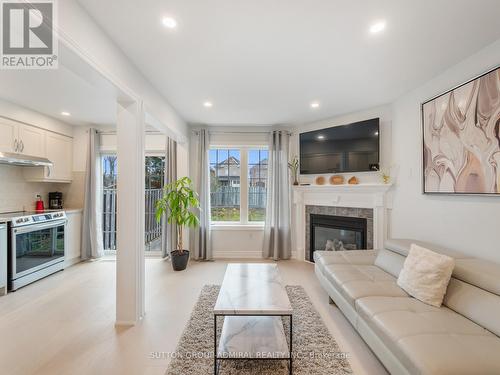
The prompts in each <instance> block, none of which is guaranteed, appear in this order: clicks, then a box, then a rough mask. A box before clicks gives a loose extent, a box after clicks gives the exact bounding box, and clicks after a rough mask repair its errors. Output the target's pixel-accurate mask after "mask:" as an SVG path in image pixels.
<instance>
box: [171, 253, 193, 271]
mask: <svg viewBox="0 0 500 375" xmlns="http://www.w3.org/2000/svg"><path fill="white" fill-rule="evenodd" d="M170 255H171V256H172V268H173V269H174V271H183V270H185V269H186V267H187V264H188V260H189V251H188V250H183V251H182V252H180V251H179V250H174V251H172V252H171V253H170Z"/></svg>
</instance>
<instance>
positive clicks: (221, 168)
mask: <svg viewBox="0 0 500 375" xmlns="http://www.w3.org/2000/svg"><path fill="white" fill-rule="evenodd" d="M267 159H268V151H267V149H265V148H257V147H252V148H250V147H240V148H213V149H211V150H210V202H211V210H212V217H211V219H212V222H215V223H217V222H224V223H237V224H248V223H253V224H255V223H259V222H263V221H264V220H265V217H266V196H267Z"/></svg>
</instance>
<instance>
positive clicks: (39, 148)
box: [18, 124, 47, 158]
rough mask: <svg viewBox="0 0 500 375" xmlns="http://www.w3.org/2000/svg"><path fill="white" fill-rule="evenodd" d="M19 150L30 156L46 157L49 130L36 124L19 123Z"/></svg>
mask: <svg viewBox="0 0 500 375" xmlns="http://www.w3.org/2000/svg"><path fill="white" fill-rule="evenodd" d="M18 130H19V135H18V142H19V146H18V147H19V149H18V152H20V153H21V154H25V155H30V156H38V157H40V158H42V157H45V155H46V153H45V136H46V134H47V131H45V130H43V129H40V128H36V127H34V126H29V125H24V124H21V125H19V128H18Z"/></svg>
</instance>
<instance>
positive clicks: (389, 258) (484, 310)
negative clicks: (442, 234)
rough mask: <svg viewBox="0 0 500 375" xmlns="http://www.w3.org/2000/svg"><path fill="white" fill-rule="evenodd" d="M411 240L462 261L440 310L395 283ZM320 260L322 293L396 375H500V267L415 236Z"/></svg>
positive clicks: (319, 253)
mask: <svg viewBox="0 0 500 375" xmlns="http://www.w3.org/2000/svg"><path fill="white" fill-rule="evenodd" d="M412 243H416V244H419V245H421V246H424V247H426V248H428V249H431V250H434V251H436V252H439V253H443V254H446V255H449V256H451V257H453V258H455V262H456V266H455V269H454V271H453V276H452V279H451V281H450V284H449V285H448V289H447V292H446V296H445V299H444V303H443V306H442V307H440V308H436V307H433V306H430V305H426V304H424V303H423V302H420V301H419V300H417V299H415V298H412V297H410V296H409V295H408V294H407V293H406V292H405V291H404V290H402V289H401V288H399V287H398V285H397V284H396V279H397V277H398V275H399V272H400V271H401V269H402V267H403V262H404V260H405V257H406V256H407V255H408V252H409V249H410V246H411V244H412ZM314 260H315V271H316V275H317V277H318V279H319V281H320V283H321V285H322V286H323V288H324V289H325V290H326V291H327V293H328V295H329V296H330V298H331V299H332V300H333V302H334V303H335V304H336V305H337V306H338V307H339V308H340V310H341V311H342V312H343V313H344V315H345V316H346V317H347V319H348V320H349V321H350V322H351V324H352V325H353V326H354V328H355V329H356V330H357V331H358V332H359V334H360V335H361V337H363V339H364V340H365V341H366V343H367V344H368V345H369V346H370V348H371V349H372V350H373V352H374V353H375V354H376V355H377V357H378V358H379V359H380V361H381V362H382V363H383V364H384V366H385V367H386V368H387V370H388V371H389V372H390V373H391V374H394V375H399V374H433V375H462V374H463V375H470V374H474V375H476V374H477V375H494V374H500V337H499V336H500V265H499V264H495V263H492V262H487V261H483V260H480V259H476V258H472V257H469V256H466V255H463V254H460V253H458V252H455V251H453V250H450V249H446V248H442V247H439V246H435V245H433V244H429V243H425V242H422V241H416V240H408V239H394V240H388V241H387V242H386V243H385V245H384V249H381V250H357V251H344V252H333V251H316V252H315V253H314Z"/></svg>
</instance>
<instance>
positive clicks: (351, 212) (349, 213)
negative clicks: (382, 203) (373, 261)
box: [304, 205, 373, 260]
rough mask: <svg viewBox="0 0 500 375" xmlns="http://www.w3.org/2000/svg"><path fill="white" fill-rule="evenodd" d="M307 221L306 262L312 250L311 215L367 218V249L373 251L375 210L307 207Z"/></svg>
mask: <svg viewBox="0 0 500 375" xmlns="http://www.w3.org/2000/svg"><path fill="white" fill-rule="evenodd" d="M305 214H306V215H305V219H306V228H305V232H306V241H305V242H306V243H305V245H306V249H305V250H306V251H305V254H304V255H305V257H306V260H308V259H307V257H308V254H309V251H310V249H311V246H310V238H311V233H310V224H311V214H313V215H329V216H346V217H357V218H365V219H366V221H367V239H366V247H367V249H368V250H370V249H373V209H371V208H356V207H335V206H316V205H306V206H305Z"/></svg>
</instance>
